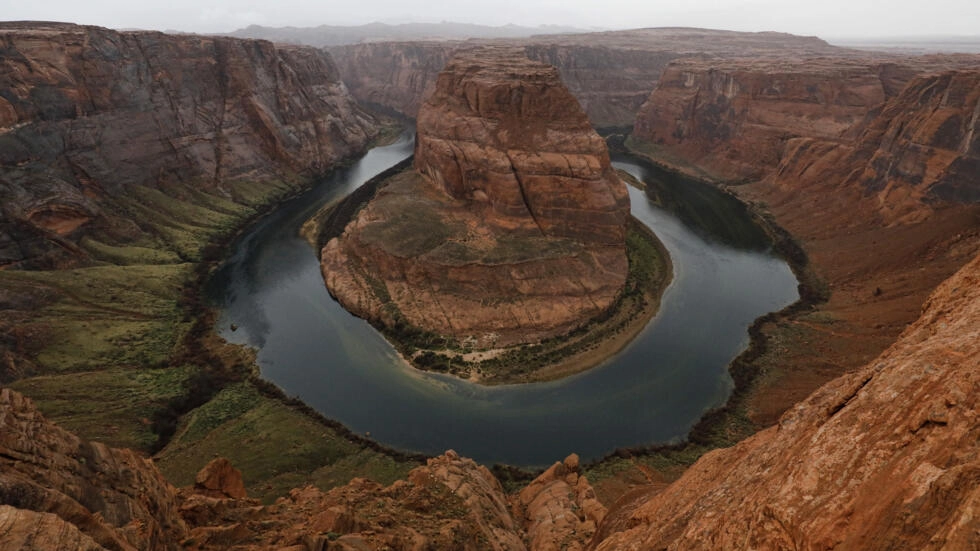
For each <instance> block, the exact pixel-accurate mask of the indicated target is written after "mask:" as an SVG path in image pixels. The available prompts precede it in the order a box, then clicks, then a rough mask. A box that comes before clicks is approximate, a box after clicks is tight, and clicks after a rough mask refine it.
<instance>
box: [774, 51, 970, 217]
mask: <svg viewBox="0 0 980 551" xmlns="http://www.w3.org/2000/svg"><path fill="white" fill-rule="evenodd" d="M977 62H978V63H980V58H978V60H977ZM849 133H851V134H853V135H854V136H855V138H854V139H853V140H848V141H847V142H845V143H840V141H839V140H819V139H814V138H819V137H820V136H807V137H806V138H800V139H796V140H791V141H790V142H789V143H788V145H787V149H786V154H785V157H784V159H783V160H782V162H781V163H780V164H779V166H778V167H777V170H776V172H775V174H774V175H773V180H774V181H775V183H776V184H777V185H779V186H780V187H783V188H787V189H794V188H800V187H808V186H813V185H818V184H819V183H820V181H821V180H826V179H833V180H837V181H839V184H838V185H840V186H843V187H854V188H856V189H859V190H863V191H864V192H865V195H868V196H873V197H874V208H875V209H876V210H877V211H878V212H879V214H880V216H881V217H882V219H883V222H884V223H892V222H896V221H904V222H911V221H915V220H922V219H924V218H925V217H927V216H928V211H929V208H930V206H932V205H935V204H937V203H978V202H980V181H978V179H977V174H980V70H969V71H967V70H961V71H953V72H945V73H940V74H935V75H927V76H922V77H918V78H916V79H914V80H912V81H911V82H909V83H908V85H907V86H906V87H905V88H904V89H903V90H902V91H901V93H900V94H898V95H896V96H895V97H893V98H890V99H889V100H888V101H887V102H886V103H884V104H883V105H882V106H880V108H878V109H876V110H875V112H874V113H873V116H872V117H870V118H869V120H868V121H867V122H862V124H859V125H856V127H855V128H853V129H851V130H850V131H849Z"/></svg>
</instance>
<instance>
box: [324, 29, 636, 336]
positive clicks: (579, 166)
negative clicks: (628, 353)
mask: <svg viewBox="0 0 980 551" xmlns="http://www.w3.org/2000/svg"><path fill="white" fill-rule="evenodd" d="M417 128H418V134H417V136H418V137H417V143H416V155H415V170H412V171H408V172H404V173H402V174H400V175H398V176H396V177H394V178H392V179H391V180H389V181H388V182H386V183H384V184H382V186H381V187H380V189H379V190H378V191H377V193H376V195H375V197H374V198H373V199H372V200H371V201H370V202H369V203H368V204H367V205H366V206H365V207H364V208H363V210H361V211H360V213H359V214H358V215H357V217H356V218H355V219H354V220H353V221H352V222H351V223H350V224H349V225H348V226H347V228H346V230H345V231H344V233H343V235H341V236H340V237H339V238H335V239H333V240H331V241H330V242H328V243H327V244H326V246H325V247H324V248H323V251H322V257H321V258H322V267H323V275H324V278H325V280H326V283H327V287H328V288H329V289H330V292H331V294H333V295H334V296H336V297H337V299H338V300H339V301H340V302H341V304H343V305H344V306H345V307H346V308H347V309H348V310H350V311H352V312H353V313H355V314H357V315H359V316H361V317H364V318H367V319H369V320H372V321H375V322H380V323H381V324H382V325H384V326H386V327H394V326H398V325H400V324H408V325H410V326H414V327H418V328H421V329H423V330H427V331H431V332H434V333H437V334H440V335H448V336H451V337H453V338H455V339H456V340H458V341H459V342H462V343H466V344H469V345H472V346H474V347H477V348H490V347H495V346H507V345H513V344H520V343H529V342H536V341H539V340H542V339H545V338H548V337H553V336H556V335H560V334H563V333H566V332H568V331H569V330H571V329H573V328H575V327H577V326H579V325H581V324H583V323H585V322H586V321H588V320H589V319H590V318H593V317H595V316H597V315H599V314H601V313H603V312H604V311H606V310H607V309H608V308H609V307H610V306H611V305H612V304H613V303H614V301H615V300H616V299H617V297H618V296H619V294H620V292H621V290H622V289H623V286H624V283H625V281H626V276H627V271H628V263H627V259H626V250H625V249H626V247H625V233H626V221H627V217H628V216H629V196H628V194H627V192H626V186H625V184H623V182H622V181H620V180H619V178H618V177H617V176H616V174H615V171H614V170H613V168H612V166H611V164H610V160H609V154H608V152H607V150H606V147H605V143H604V142H603V140H602V138H600V137H599V136H598V134H596V132H595V131H594V130H592V128H591V126H590V125H589V121H588V119H587V118H586V116H585V113H583V112H582V110H581V108H580V107H579V105H578V103H577V102H576V101H575V98H574V97H572V95H571V94H570V93H569V92H568V90H567V89H566V88H565V87H564V86H563V85H562V84H561V81H560V80H559V78H558V72H557V71H556V70H555V69H554V68H553V67H550V66H547V65H543V64H540V63H536V62H532V61H530V60H528V59H527V58H525V57H524V56H523V55H522V54H521V52H520V51H517V50H513V49H510V48H500V49H482V50H476V51H472V52H468V53H463V54H459V55H457V56H456V57H455V58H453V60H452V61H451V62H450V63H449V64H448V65H447V67H446V69H445V70H444V71H443V72H442V73H441V74H440V76H439V82H438V86H437V88H436V90H435V92H434V93H433V94H432V96H430V97H429V99H428V100H427V101H426V103H425V105H423V107H422V109H421V111H420V113H419V120H418V126H417Z"/></svg>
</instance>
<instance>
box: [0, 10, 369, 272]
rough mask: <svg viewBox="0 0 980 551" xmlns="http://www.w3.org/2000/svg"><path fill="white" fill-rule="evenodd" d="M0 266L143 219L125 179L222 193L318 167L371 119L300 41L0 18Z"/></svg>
mask: <svg viewBox="0 0 980 551" xmlns="http://www.w3.org/2000/svg"><path fill="white" fill-rule="evenodd" d="M0 47H2V48H3V51H4V55H3V56H2V58H0V90H2V91H3V94H2V97H0V209H2V210H0V265H7V264H11V263H18V262H23V261H34V262H35V263H37V260H36V259H37V257H39V256H43V255H44V254H45V253H51V254H64V252H65V251H66V250H70V251H71V252H72V253H73V254H79V251H78V250H77V249H74V250H73V249H72V244H73V243H74V242H76V241H77V239H78V238H79V236H80V234H81V233H84V232H86V231H89V230H90V229H92V228H93V227H98V228H99V229H101V230H103V231H108V232H109V233H110V234H111V235H112V236H113V237H114V238H115V239H117V240H119V241H121V242H125V241H127V240H132V239H136V238H137V237H139V235H140V232H142V231H145V229H143V228H141V227H140V224H139V220H136V221H135V222H134V221H133V220H132V219H131V218H138V217H136V216H128V215H127V214H126V213H127V212H128V210H127V204H126V203H125V200H126V198H127V197H129V198H130V199H131V197H130V195H131V192H130V191H128V190H132V189H133V186H146V187H150V188H154V189H156V190H160V191H163V192H164V193H172V194H176V195H180V194H182V193H187V192H186V188H184V187H181V186H191V187H199V188H203V189H206V190H209V191H212V192H215V193H218V194H221V195H224V196H225V197H227V198H230V199H232V200H236V199H240V197H239V194H238V192H237V191H236V189H235V187H234V186H233V185H231V184H233V183H234V182H236V181H240V180H249V181H253V182H254V181H259V182H263V181H271V180H282V179H285V178H295V177H296V176H297V175H300V174H303V175H310V174H314V173H319V172H322V171H324V170H326V169H327V168H329V167H330V166H332V165H333V164H334V163H335V162H336V161H338V160H339V159H341V158H344V157H347V156H349V155H351V154H353V153H355V152H357V151H360V150H361V149H363V147H364V146H365V144H366V143H367V141H368V139H369V138H370V136H371V135H372V133H373V132H374V130H373V125H374V124H375V123H374V121H373V119H371V118H370V117H369V116H368V115H366V114H365V113H363V112H362V111H361V110H360V108H359V107H358V106H357V105H356V104H355V103H354V101H353V98H352V97H351V96H350V95H349V93H348V92H347V89H346V88H345V86H344V84H343V83H342V82H341V81H340V77H339V74H338V72H337V69H336V67H335V65H334V64H333V62H332V61H331V59H330V57H329V56H328V55H327V54H326V53H324V52H321V51H318V50H314V49H312V48H304V47H291V46H274V45H273V44H271V43H269V42H263V41H256V40H239V39H232V38H218V37H203V36H173V35H165V34H161V33H156V32H116V31H112V30H109V29H103V28H98V27H82V26H76V25H70V24H59V23H32V22H29V23H0Z"/></svg>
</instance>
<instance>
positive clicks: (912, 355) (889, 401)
mask: <svg viewBox="0 0 980 551" xmlns="http://www.w3.org/2000/svg"><path fill="white" fill-rule="evenodd" d="M977 365H980V257H978V258H976V259H974V260H973V261H972V262H970V263H969V264H968V265H967V266H965V267H964V268H963V269H962V270H960V271H959V272H958V273H957V274H956V275H955V276H954V277H952V278H950V279H949V280H948V281H946V282H945V283H943V284H942V285H941V286H940V287H939V288H938V289H937V290H936V291H935V292H934V293H933V295H932V296H931V298H930V299H929V301H928V302H927V303H926V305H925V307H924V309H923V313H922V316H921V317H920V318H919V320H918V321H917V322H915V323H914V324H913V325H911V326H910V327H909V328H908V329H907V330H906V331H905V332H904V333H903V334H902V335H901V337H900V338H899V340H898V341H897V342H895V344H894V345H892V346H891V347H890V348H889V349H888V350H886V351H885V352H884V353H883V354H882V355H881V356H879V357H878V358H877V359H876V360H874V361H873V362H871V363H870V364H869V365H867V366H865V367H864V368H862V369H860V370H858V371H857V372H855V373H853V374H851V375H847V376H845V377H842V378H840V379H837V380H835V381H833V382H832V383H830V384H828V385H826V386H824V387H822V388H821V389H819V390H818V391H817V392H815V393H814V394H813V395H811V396H810V397H809V398H808V399H806V400H805V401H804V402H802V403H800V404H799V405H797V406H796V407H794V408H792V409H791V410H790V411H788V412H786V414H784V415H783V416H782V417H781V418H780V420H779V423H778V425H777V426H775V427H772V428H770V429H767V430H765V431H763V432H761V433H759V434H757V435H755V436H753V437H751V438H749V439H747V440H745V441H743V442H742V443H740V444H738V445H736V446H735V447H733V448H729V449H725V450H719V451H715V452H712V453H710V454H708V455H706V456H704V457H703V458H701V460H699V461H698V462H697V463H696V464H694V465H693V466H692V467H691V468H690V469H688V471H687V472H686V473H685V474H684V475H683V476H682V477H681V479H680V480H678V481H677V482H675V483H674V484H672V485H671V486H669V487H668V488H667V489H666V490H664V491H663V492H662V493H660V494H658V495H655V496H651V497H650V499H649V500H648V501H647V502H646V503H644V504H643V505H642V506H641V507H639V508H638V509H637V510H636V511H635V512H634V513H633V514H632V515H630V516H629V517H628V520H626V521H625V522H623V521H620V522H621V523H622V524H621V525H620V526H617V527H615V528H613V530H621V531H620V532H619V533H616V534H614V535H612V536H610V537H609V538H607V539H606V540H605V541H603V542H601V543H599V544H598V545H597V546H596V548H597V549H600V550H604V549H738V548H755V549H817V548H820V549H827V548H835V549H897V548H902V549H969V548H971V546H973V545H975V544H976V537H977V529H978V527H980V526H978V524H977V518H976V515H975V513H974V511H975V510H976V507H977V504H978V503H980V484H978V473H980V445H978V442H980V432H978V431H980V424H978V423H977V411H978V407H980V403H978V397H980V393H978V392H977V390H978V389H980V372H978V371H977ZM613 516H614V515H612V513H611V514H610V518H613ZM610 528H611V527H610Z"/></svg>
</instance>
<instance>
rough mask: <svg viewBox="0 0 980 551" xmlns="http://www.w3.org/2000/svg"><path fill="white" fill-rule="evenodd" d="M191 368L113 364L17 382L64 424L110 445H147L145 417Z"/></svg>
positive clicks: (177, 387) (16, 386)
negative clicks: (115, 365) (111, 367)
mask: <svg viewBox="0 0 980 551" xmlns="http://www.w3.org/2000/svg"><path fill="white" fill-rule="evenodd" d="M191 370H192V368H191V367H188V366H184V367H174V368H164V369H146V368H133V369H124V368H114V369H108V370H104V371H91V372H86V373H72V374H67V375H49V376H42V377H34V378H31V379H24V380H21V381H16V382H14V383H12V384H11V385H10V387H11V388H13V389H14V390H16V391H18V392H21V393H23V394H25V395H27V396H31V397H32V398H33V400H34V402H35V403H36V404H37V406H38V408H39V409H40V410H41V412H42V413H43V414H44V415H45V416H46V417H48V418H49V419H54V420H56V421H57V422H58V424H59V425H61V426H62V427H63V428H65V429H67V430H70V431H72V432H74V433H76V434H79V435H81V436H82V437H84V438H86V439H89V440H96V441H99V442H102V443H105V444H107V445H110V446H116V447H125V448H135V449H146V448H147V447H148V446H149V445H150V444H152V443H153V441H154V440H156V435H155V434H153V431H152V430H151V428H150V422H149V419H150V417H151V416H152V415H153V412H154V411H156V410H157V409H158V408H159V407H161V406H162V405H163V404H164V403H166V402H167V400H169V399H171V398H173V397H174V396H177V395H178V394H180V393H181V392H182V387H183V384H184V381H186V379H187V377H188V376H189V374H190V372H191Z"/></svg>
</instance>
